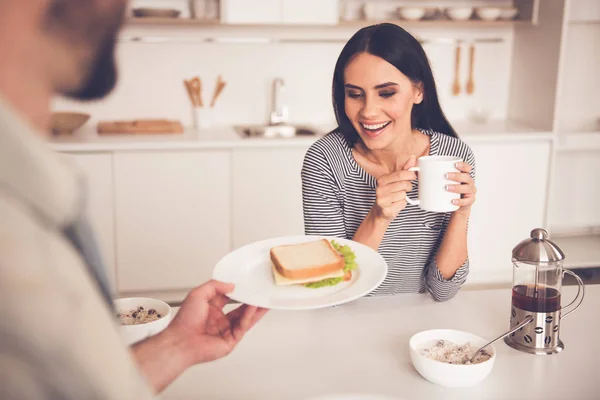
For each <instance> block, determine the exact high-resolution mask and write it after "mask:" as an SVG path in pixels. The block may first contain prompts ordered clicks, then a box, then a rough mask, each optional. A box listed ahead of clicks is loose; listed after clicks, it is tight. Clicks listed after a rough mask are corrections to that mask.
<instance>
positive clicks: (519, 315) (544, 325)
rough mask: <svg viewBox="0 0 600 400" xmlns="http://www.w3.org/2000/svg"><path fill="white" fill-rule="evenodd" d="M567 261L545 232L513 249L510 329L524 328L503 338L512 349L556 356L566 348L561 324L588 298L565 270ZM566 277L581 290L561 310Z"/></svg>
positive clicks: (538, 230)
mask: <svg viewBox="0 0 600 400" xmlns="http://www.w3.org/2000/svg"><path fill="white" fill-rule="evenodd" d="M564 259H565V255H564V254H563V252H562V251H561V250H560V249H559V248H558V246H557V245H556V244H554V243H553V242H551V241H550V240H549V239H548V233H547V232H546V231H545V230H543V229H534V230H532V231H531V237H530V238H529V239H525V240H523V241H522V242H520V243H519V244H518V245H517V246H516V247H515V248H514V249H513V252H512V262H513V287H512V307H511V315H510V327H511V329H513V328H516V327H518V326H519V325H522V326H521V327H520V328H519V329H518V330H516V331H515V332H513V333H512V334H511V335H509V336H506V337H505V338H504V341H505V342H506V344H508V345H509V346H510V347H512V348H515V349H517V350H520V351H524V352H526V353H532V354H555V353H558V352H559V351H561V350H562V349H564V344H563V342H562V341H561V340H560V338H559V333H560V322H561V320H562V319H563V318H565V317H566V316H567V315H569V314H570V313H572V312H573V311H575V310H576V309H577V308H578V307H579V306H580V305H581V303H582V301H583V298H584V296H585V286H584V285H583V282H582V281H581V279H580V278H579V276H577V275H576V274H575V273H573V272H572V271H570V270H568V269H563V268H562V266H563V260H564ZM565 274H569V275H571V276H572V277H573V278H575V280H576V281H577V284H578V289H577V295H576V296H575V299H574V300H573V301H572V302H571V303H569V304H568V305H566V306H565V307H561V290H562V280H563V278H564V276H565ZM575 303H576V304H575ZM569 308H570V309H569Z"/></svg>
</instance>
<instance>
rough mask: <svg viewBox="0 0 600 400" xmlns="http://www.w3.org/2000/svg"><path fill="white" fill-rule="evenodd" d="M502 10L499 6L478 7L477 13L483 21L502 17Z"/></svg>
mask: <svg viewBox="0 0 600 400" xmlns="http://www.w3.org/2000/svg"><path fill="white" fill-rule="evenodd" d="M501 13H502V10H501V9H500V8H497V7H478V8H476V9H475V15H477V18H479V19H481V20H482V21H495V20H497V19H498V18H500V14H501Z"/></svg>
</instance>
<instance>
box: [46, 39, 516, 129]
mask: <svg viewBox="0 0 600 400" xmlns="http://www.w3.org/2000/svg"><path fill="white" fill-rule="evenodd" d="M185 28H186V29H187V31H186V33H185V34H186V35H187V37H188V38H189V37H194V36H195V35H196V36H200V35H201V34H203V32H202V29H199V28H194V27H185ZM195 29H196V30H195ZM254 29H255V28H254ZM328 29H337V28H328ZM157 32H158V31H157ZM353 32H354V30H352V29H350V30H349V31H348V35H347V37H348V38H349V37H350V35H351V34H352V33H353ZM318 33H319V32H317V36H318ZM145 34H147V35H155V36H156V35H157V34H158V33H154V31H153V30H152V29H151V28H146V31H145ZM260 34H261V33H260V32H257V31H256V30H253V31H250V32H249V33H246V36H251V37H254V36H258V35H260ZM413 34H415V35H418V36H419V37H423V38H432V37H437V38H440V37H441V38H460V39H465V40H471V39H473V38H481V37H487V38H490V37H492V38H498V37H499V38H503V39H504V41H503V42H501V43H478V44H477V49H476V59H475V86H476V88H475V93H474V95H472V96H468V95H466V94H464V93H463V94H461V95H459V96H457V97H454V96H452V94H451V88H452V79H453V76H454V45H453V44H440V43H429V44H427V43H426V44H424V47H425V50H426V52H427V54H428V56H429V58H430V62H431V64H432V67H433V70H434V75H435V78H436V81H437V86H438V91H439V95H440V97H441V101H442V105H443V107H444V110H445V112H446V114H447V115H448V117H449V118H450V119H452V120H464V119H466V118H467V116H468V115H469V113H470V111H471V110H472V108H473V107H475V106H481V107H483V108H485V109H487V110H489V111H490V112H491V113H492V117H493V118H497V119H503V118H505V117H506V112H507V111H506V110H507V101H508V100H507V99H508V88H509V80H510V67H509V66H510V63H511V55H512V28H511V27H500V28H464V29H462V30H461V29H455V28H447V27H446V28H443V27H442V28H436V29H429V30H424V29H421V30H419V31H413ZM338 36H339V35H338ZM344 40H345V39H344ZM343 45H344V42H343V41H338V42H334V43H278V44H210V43H201V42H196V43H184V42H182V41H178V42H177V41H176V42H166V43H132V42H121V43H120V44H119V48H118V60H119V66H120V81H119V85H118V87H117V89H116V90H115V91H114V92H113V94H112V95H111V96H109V97H108V98H106V99H105V100H103V101H100V102H95V103H90V104H76V103H73V102H71V101H67V100H64V99H57V100H56V102H55V109H56V110H84V111H87V112H89V113H91V114H92V119H91V121H90V122H89V123H88V124H93V123H95V122H96V121H98V120H106V119H133V118H174V119H179V120H181V121H182V122H183V123H184V125H190V124H191V114H190V106H189V101H188V98H187V94H186V92H185V89H184V86H183V83H182V81H183V79H184V78H189V77H191V76H193V75H196V74H198V75H199V76H200V77H201V79H202V81H203V83H204V85H205V86H209V87H208V88H207V89H208V91H209V93H212V85H214V82H215V79H216V77H217V76H218V75H219V74H221V75H222V76H223V78H224V79H225V80H226V81H227V82H228V85H227V87H226V89H225V91H224V92H223V94H222V96H221V98H220V100H219V101H218V103H217V106H216V107H215V110H214V111H215V116H214V120H215V121H216V123H217V125H232V124H240V123H263V122H266V121H267V116H268V113H269V110H270V107H271V105H270V104H271V82H272V80H273V79H274V78H275V77H282V78H284V79H285V81H286V84H287V89H288V90H287V101H288V104H289V108H290V119H291V120H292V122H299V123H314V124H333V121H334V116H333V111H332V106H331V80H332V76H333V69H334V65H335V62H336V59H337V57H338V55H339V53H340V51H341V49H342V47H343ZM461 64H462V65H461V66H462V68H461V69H462V73H461V83H462V85H463V88H464V85H466V80H467V64H468V45H466V44H465V45H463V50H462V63H461ZM205 101H207V100H206V99H205Z"/></svg>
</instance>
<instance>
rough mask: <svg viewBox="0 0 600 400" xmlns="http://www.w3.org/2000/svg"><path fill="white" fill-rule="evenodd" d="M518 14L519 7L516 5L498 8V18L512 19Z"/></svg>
mask: <svg viewBox="0 0 600 400" xmlns="http://www.w3.org/2000/svg"><path fill="white" fill-rule="evenodd" d="M518 14H519V9H518V8H516V7H504V8H501V9H500V19H504V20H509V19H514V18H515V17H516V16H517V15H518Z"/></svg>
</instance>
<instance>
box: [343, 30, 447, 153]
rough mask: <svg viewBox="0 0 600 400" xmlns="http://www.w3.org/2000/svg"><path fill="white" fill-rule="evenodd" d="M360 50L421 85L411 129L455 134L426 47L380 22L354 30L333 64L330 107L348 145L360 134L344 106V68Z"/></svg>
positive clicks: (403, 32)
mask: <svg viewBox="0 0 600 400" xmlns="http://www.w3.org/2000/svg"><path fill="white" fill-rule="evenodd" d="M363 52H366V53H369V54H372V55H374V56H377V57H379V58H382V59H384V60H385V61H387V62H388V63H390V64H392V65H393V66H394V67H396V68H398V70H399V71H400V72H402V73H403V74H404V75H406V76H407V77H408V78H409V79H410V80H411V81H412V82H413V83H415V84H420V85H421V86H422V90H423V101H422V102H421V103H420V104H415V105H414V106H413V109H412V115H411V125H412V128H413V129H415V128H420V129H425V130H429V129H431V130H434V131H436V132H440V133H444V134H446V135H449V136H453V137H458V135H457V134H456V132H455V131H454V129H453V128H452V125H450V123H449V122H448V120H447V119H446V116H445V115H444V112H443V111H442V108H441V107H440V102H439V100H438V95H437V90H436V87H435V81H434V79H433V73H432V72H431V66H430V65H429V60H428V59H427V55H426V54H425V50H423V47H422V46H421V44H420V43H419V41H418V40H417V39H415V38H414V37H413V36H412V35H411V34H410V33H408V32H406V31H405V30H404V29H402V28H401V27H399V26H398V25H393V24H389V23H382V24H377V25H371V26H367V27H365V28H362V29H361V30H359V31H358V32H356V33H355V34H354V36H352V38H350V40H349V41H348V43H346V45H345V46H344V48H343V49H342V52H341V53H340V56H339V58H338V60H337V63H336V65H335V71H334V73H333V109H334V111H335V117H336V120H337V123H338V130H339V131H340V132H341V133H342V134H343V135H344V137H345V138H346V140H347V141H348V143H349V144H350V145H354V144H355V143H356V141H357V140H358V138H359V136H358V133H357V132H356V130H355V129H354V127H353V126H352V124H351V122H350V120H349V119H348V116H347V115H346V111H345V109H344V103H345V99H346V95H345V90H344V70H345V69H346V66H347V65H348V63H349V62H350V61H351V60H352V58H353V57H354V56H355V55H357V54H359V53H363Z"/></svg>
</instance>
